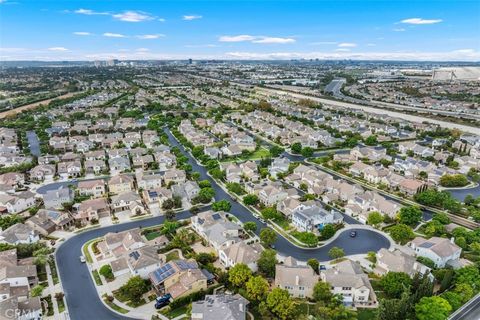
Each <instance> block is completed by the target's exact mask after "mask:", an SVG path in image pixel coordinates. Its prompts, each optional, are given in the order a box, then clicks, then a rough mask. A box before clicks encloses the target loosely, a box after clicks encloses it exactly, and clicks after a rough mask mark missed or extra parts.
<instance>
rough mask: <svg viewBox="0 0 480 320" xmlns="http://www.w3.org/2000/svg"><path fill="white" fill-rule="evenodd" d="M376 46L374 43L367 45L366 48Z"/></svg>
mask: <svg viewBox="0 0 480 320" xmlns="http://www.w3.org/2000/svg"><path fill="white" fill-rule="evenodd" d="M375 46H376V44H375V43H367V47H375Z"/></svg>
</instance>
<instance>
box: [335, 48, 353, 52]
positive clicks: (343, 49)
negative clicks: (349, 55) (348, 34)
mask: <svg viewBox="0 0 480 320" xmlns="http://www.w3.org/2000/svg"><path fill="white" fill-rule="evenodd" d="M335 51H337V52H349V51H350V49H348V48H339V49H335Z"/></svg>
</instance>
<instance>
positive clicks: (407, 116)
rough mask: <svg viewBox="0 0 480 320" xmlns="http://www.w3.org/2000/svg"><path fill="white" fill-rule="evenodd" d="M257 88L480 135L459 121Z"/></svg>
mask: <svg viewBox="0 0 480 320" xmlns="http://www.w3.org/2000/svg"><path fill="white" fill-rule="evenodd" d="M256 90H258V91H263V92H266V93H270V94H278V95H286V96H289V97H292V98H296V99H310V100H313V101H316V102H320V103H322V104H324V105H326V106H329V107H341V108H348V109H356V110H362V111H365V112H368V113H373V114H378V115H388V116H390V117H394V118H399V119H403V120H407V121H414V122H420V123H422V122H428V123H434V124H438V125H440V126H441V127H444V128H448V129H459V130H461V131H464V132H468V133H473V134H477V135H480V127H473V126H467V125H462V124H457V123H452V122H447V121H442V120H436V119H431V118H425V117H422V116H417V115H412V114H407V113H402V112H397V111H391V110H386V109H384V108H382V109H380V108H378V107H369V106H365V105H360V104H357V103H349V102H343V101H336V100H331V99H325V98H318V97H313V96H310V95H305V94H301V93H294V92H290V91H284V90H280V89H271V88H262V87H256Z"/></svg>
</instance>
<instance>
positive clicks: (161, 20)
mask: <svg viewBox="0 0 480 320" xmlns="http://www.w3.org/2000/svg"><path fill="white" fill-rule="evenodd" d="M158 21H160V22H165V21H167V20H166V19H164V18H158Z"/></svg>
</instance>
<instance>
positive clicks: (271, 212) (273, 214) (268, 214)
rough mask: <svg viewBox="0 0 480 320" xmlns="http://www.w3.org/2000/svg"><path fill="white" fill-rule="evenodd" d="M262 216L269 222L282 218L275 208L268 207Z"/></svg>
mask: <svg viewBox="0 0 480 320" xmlns="http://www.w3.org/2000/svg"><path fill="white" fill-rule="evenodd" d="M261 213H262V216H263V217H264V218H265V219H267V220H274V219H277V218H278V217H279V216H280V213H278V211H277V209H276V208H275V207H267V208H265V209H263V210H262V211H261Z"/></svg>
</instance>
